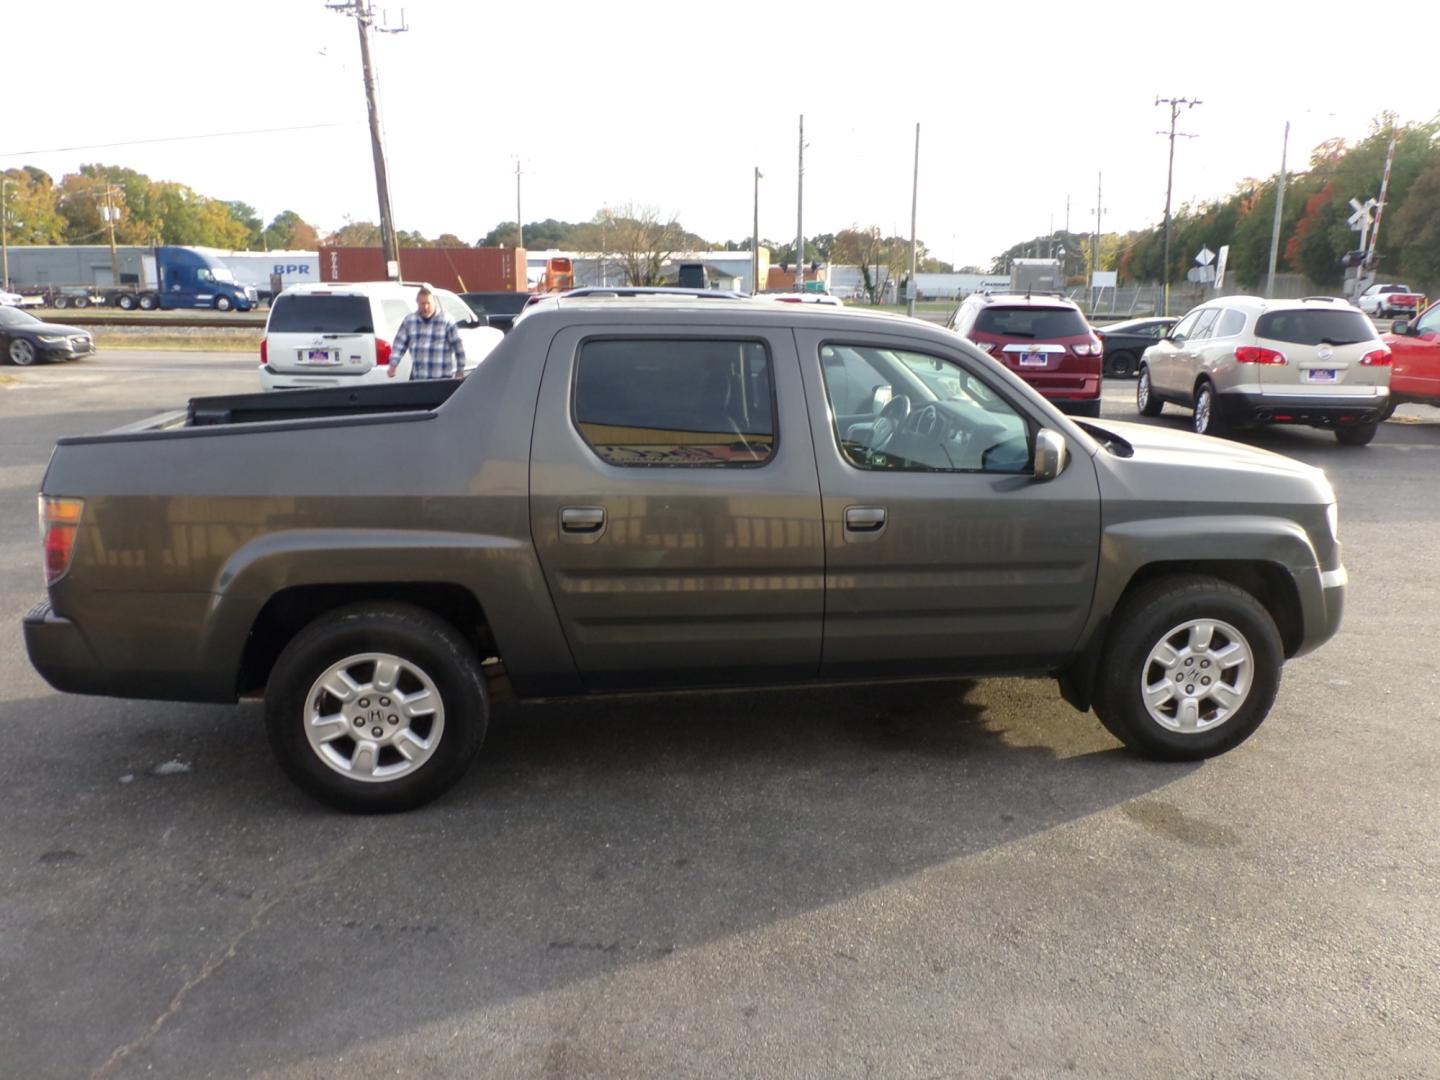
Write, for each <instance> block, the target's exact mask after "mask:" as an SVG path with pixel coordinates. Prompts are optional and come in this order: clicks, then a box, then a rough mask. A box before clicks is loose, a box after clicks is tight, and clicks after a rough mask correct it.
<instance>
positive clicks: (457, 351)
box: [388, 285, 465, 380]
mask: <svg viewBox="0 0 1440 1080" xmlns="http://www.w3.org/2000/svg"><path fill="white" fill-rule="evenodd" d="M415 302H416V305H417V306H418V307H419V310H418V311H412V312H411V313H410V314H409V315H406V316H405V318H404V320H403V321H402V322H401V323H400V329H399V330H397V331H396V332H395V345H394V347H393V348H392V349H391V350H390V369H389V372H388V377H389V378H391V379H393V378H394V377H395V372H396V370H397V369H398V368H399V367H400V359H401V357H403V356H404V355H405V353H406V352H407V351H408V352H409V353H410V355H411V356H412V357H413V359H412V361H411V364H410V378H411V379H412V380H413V379H454V378H457V377H459V378H464V376H465V346H464V345H463V344H461V342H460V330H459V328H458V327H457V326H456V325H455V321H454V320H453V319H451V318H450V317H449V316H448V315H446V314H445V312H443V311H441V310H440V304H439V302H438V301H437V300H436V299H435V294H434V293H433V292H431V291H430V287H429V286H428V285H422V286H420V292H419V295H418V296H416V298H415Z"/></svg>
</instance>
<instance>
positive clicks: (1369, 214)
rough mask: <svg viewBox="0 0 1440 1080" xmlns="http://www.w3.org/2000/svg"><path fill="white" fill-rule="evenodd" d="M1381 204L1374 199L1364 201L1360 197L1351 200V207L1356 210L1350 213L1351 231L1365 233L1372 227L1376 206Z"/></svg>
mask: <svg viewBox="0 0 1440 1080" xmlns="http://www.w3.org/2000/svg"><path fill="white" fill-rule="evenodd" d="M1379 205H1380V204H1379V203H1378V202H1376V201H1375V200H1374V199H1366V200H1365V201H1364V202H1363V203H1362V202H1361V201H1360V200H1359V199H1351V200H1350V209H1351V210H1354V211H1355V212H1354V213H1353V214H1351V215H1350V218H1349V221H1350V231H1351V232H1358V233H1363V232H1365V231H1366V230H1368V229H1369V228H1370V222H1371V221H1372V220H1373V219H1374V217H1375V208H1376V207H1377V206H1379Z"/></svg>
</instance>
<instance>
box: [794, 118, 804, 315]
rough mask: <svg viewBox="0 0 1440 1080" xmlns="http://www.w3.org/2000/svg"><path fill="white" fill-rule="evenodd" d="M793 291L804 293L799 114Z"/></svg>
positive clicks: (802, 179) (801, 134) (802, 124)
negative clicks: (798, 165)
mask: <svg viewBox="0 0 1440 1080" xmlns="http://www.w3.org/2000/svg"><path fill="white" fill-rule="evenodd" d="M795 291H796V292H804V291H805V114H804V113H801V114H800V171H799V173H798V178H797V183H796V189H795Z"/></svg>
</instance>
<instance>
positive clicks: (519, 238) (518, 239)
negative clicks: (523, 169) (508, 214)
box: [515, 158, 525, 249]
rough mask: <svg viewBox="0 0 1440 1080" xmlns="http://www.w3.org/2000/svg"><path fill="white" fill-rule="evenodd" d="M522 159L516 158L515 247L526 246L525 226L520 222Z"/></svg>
mask: <svg viewBox="0 0 1440 1080" xmlns="http://www.w3.org/2000/svg"><path fill="white" fill-rule="evenodd" d="M522 220H523V219H522V218H521V217H520V159H519V158H516V159H515V247H516V248H517V249H519V248H523V247H524V246H525V226H524V225H522V224H520V222H521V221H522Z"/></svg>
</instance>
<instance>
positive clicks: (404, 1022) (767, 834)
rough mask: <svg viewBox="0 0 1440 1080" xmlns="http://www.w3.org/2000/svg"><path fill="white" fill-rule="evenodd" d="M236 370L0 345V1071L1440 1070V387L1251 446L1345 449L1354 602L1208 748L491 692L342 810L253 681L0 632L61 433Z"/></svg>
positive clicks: (891, 692) (890, 700) (1327, 456)
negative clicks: (1269, 700) (444, 749)
mask: <svg viewBox="0 0 1440 1080" xmlns="http://www.w3.org/2000/svg"><path fill="white" fill-rule="evenodd" d="M256 387H257V381H256V374H255V366H254V358H253V357H249V356H245V355H237V354H202V353H165V354H150V353H139V352H131V353H119V352H115V353H110V354H106V355H102V356H101V357H100V358H98V359H96V360H93V361H87V362H83V363H77V364H69V365H63V366H48V367H37V368H31V369H25V370H18V369H13V368H6V369H0V614H3V616H4V617H3V619H0V678H3V681H0V730H3V731H4V733H5V735H6V737H7V747H8V750H9V753H7V754H6V755H4V757H3V759H0V782H3V790H5V791H6V792H7V793H8V796H9V797H8V800H7V811H8V814H7V818H8V828H7V829H6V830H5V831H4V833H3V835H0V1010H3V1014H4V1015H5V1016H6V1018H7V1022H6V1024H4V1025H0V1060H4V1061H6V1062H7V1070H8V1069H13V1070H14V1075H17V1076H75V1075H90V1074H98V1075H103V1076H138V1075H142V1074H147V1075H161V1076H204V1075H216V1076H230V1075H239V1074H243V1073H247V1072H255V1073H263V1074H266V1075H275V1076H310V1075H317V1074H319V1075H328V1074H331V1073H338V1072H342V1071H343V1072H344V1073H345V1074H346V1075H350V1076H370V1075H381V1074H384V1075H394V1074H395V1073H396V1072H397V1071H398V1072H400V1073H402V1074H407V1075H435V1076H441V1075H454V1074H457V1073H466V1074H473V1075H522V1076H525V1075H535V1076H542V1075H556V1076H570V1075H608V1076H635V1075H717V1074H723V1075H785V1076H826V1077H829V1076H864V1075H878V1076H896V1075H914V1076H935V1075H979V1076H990V1075H1000V1074H1005V1073H1008V1074H1011V1075H1023V1076H1032V1075H1033V1076H1049V1075H1059V1074H1067V1075H1078V1076H1102V1075H1103V1076H1117V1075H1118V1076H1147V1077H1149V1076H1157V1075H1176V1074H1203V1075H1210V1074H1214V1075H1247V1076H1275V1077H1281V1076H1285V1077H1288V1076H1297V1075H1364V1076H1397V1077H1409V1076H1414V1077H1421V1076H1433V1075H1436V1069H1437V1066H1436V1062H1437V1061H1440V1005H1437V1002H1440V890H1437V887H1436V886H1437V883H1440V813H1437V810H1440V780H1437V776H1440V679H1437V674H1436V668H1435V664H1434V661H1433V656H1432V652H1433V645H1432V643H1433V642H1434V641H1436V640H1437V639H1440V612H1437V610H1436V605H1435V604H1434V603H1433V602H1432V597H1433V595H1434V590H1433V587H1431V586H1429V585H1428V582H1427V579H1428V576H1429V575H1428V572H1427V568H1428V567H1429V566H1430V565H1431V564H1432V563H1433V562H1435V561H1436V558H1435V557H1436V556H1437V555H1440V541H1437V529H1436V526H1437V524H1440V508H1437V506H1436V500H1435V499H1434V498H1433V492H1434V477H1435V474H1436V471H1437V464H1440V413H1437V412H1435V411H1434V410H1424V409H1419V408H1406V409H1404V410H1402V412H1401V414H1400V416H1399V417H1398V418H1397V419H1395V420H1392V421H1390V422H1387V423H1386V424H1384V425H1382V428H1381V431H1380V434H1379V435H1378V436H1377V438H1376V439H1375V442H1374V443H1373V444H1372V445H1370V446H1369V447H1365V448H1348V447H1342V446H1339V445H1338V444H1337V443H1336V442H1335V440H1334V439H1333V438H1332V437H1331V436H1329V435H1328V434H1326V433H1323V432H1317V431H1310V430H1307V429H1289V428H1287V429H1278V430H1269V431H1264V432H1260V433H1256V434H1253V435H1247V436H1244V438H1245V440H1246V441H1248V442H1251V443H1252V444H1254V445H1259V446H1263V447H1266V448H1268V449H1273V450H1277V451H1279V452H1282V453H1287V454H1292V455H1294V456H1296V457H1299V458H1301V459H1303V460H1305V461H1308V462H1310V463H1312V464H1315V465H1319V466H1321V467H1323V468H1324V469H1325V470H1326V471H1327V473H1328V474H1329V475H1330V477H1331V479H1332V481H1333V482H1334V484H1335V487H1336V490H1337V492H1338V494H1339V498H1340V514H1341V521H1340V535H1341V538H1342V540H1343V541H1344V542H1345V544H1346V564H1347V567H1348V569H1349V571H1350V574H1351V579H1352V585H1351V590H1350V593H1349V596H1348V603H1349V610H1348V612H1347V615H1346V620H1345V623H1344V625H1343V626H1342V629H1341V632H1340V634H1339V635H1338V636H1337V638H1336V639H1335V640H1334V641H1332V642H1331V643H1329V644H1328V645H1326V646H1325V647H1323V648H1322V649H1321V650H1320V651H1318V652H1317V653H1315V654H1312V655H1310V656H1307V657H1304V658H1302V659H1300V660H1298V661H1295V662H1293V663H1292V664H1289V665H1287V667H1286V670H1285V676H1284V683H1283V685H1282V689H1281V693H1280V698H1279V700H1278V701H1277V704H1276V706H1275V709H1274V711H1273V713H1272V715H1271V716H1270V718H1269V720H1267V722H1266V724H1265V725H1264V727H1263V728H1262V729H1261V730H1260V732H1259V733H1258V734H1257V736H1256V737H1255V738H1254V739H1252V740H1251V741H1250V742H1249V743H1247V744H1245V745H1244V746H1242V747H1241V748H1240V749H1238V750H1236V751H1234V752H1232V753H1230V754H1228V755H1226V756H1224V757H1222V758H1219V759H1216V760H1214V761H1211V762H1208V763H1206V764H1204V765H1200V766H1173V765H1158V764H1154V763H1150V762H1145V761H1141V760H1139V759H1138V758H1134V757H1132V756H1130V755H1128V754H1126V753H1124V752H1123V751H1121V750H1120V749H1119V748H1118V747H1117V745H1116V744H1115V742H1114V740H1113V739H1111V738H1110V737H1109V736H1108V735H1107V734H1106V733H1105V732H1104V731H1103V730H1102V729H1101V728H1100V727H1099V724H1098V723H1097V722H1096V721H1095V720H1094V718H1093V717H1091V716H1083V717H1082V716H1080V715H1078V714H1075V713H1074V712H1073V711H1072V710H1070V709H1069V708H1068V707H1067V706H1065V705H1063V704H1062V703H1061V702H1060V701H1059V699H1058V697H1057V695H1056V694H1055V693H1054V690H1053V688H1052V686H1051V685H1050V684H1048V683H1042V682H1031V681H1023V680H995V681H990V682H982V683H974V684H961V685H931V686H919V687H905V688H896V687H884V688H880V687H876V688H863V689H858V690H856V689H850V690H833V689H832V690H823V691H785V692H770V693H748V694H726V695H709V696H698V695H692V696H679V697H670V698H644V699H639V698H626V699H612V700H609V701H603V702H598V703H590V704H583V705H582V704H551V705H534V706H524V707H520V706H515V705H508V706H502V707H501V708H500V709H499V710H498V711H497V715H496V717H495V722H494V725H493V727H492V731H491V735H490V739H489V742H488V743H487V747H486V749H485V751H484V752H483V753H482V756H481V759H480V761H479V763H478V764H477V766H476V768H475V769H474V770H472V772H471V773H470V774H469V775H468V776H467V778H466V779H465V780H464V781H462V783H461V785H460V786H459V787H458V788H457V789H456V791H454V792H453V793H452V794H451V795H450V796H448V797H446V798H445V799H443V800H441V801H440V802H439V803H437V804H435V805H433V806H431V807H429V808H427V809H425V810H422V811H419V812H415V813H412V814H408V815H402V816H398V817H393V818H370V819H362V818H350V817H344V816H340V815H336V814H334V813H331V812H328V811H326V810H324V809H322V808H320V807H318V806H316V805H314V804H312V803H310V802H309V801H307V800H306V799H305V798H304V797H303V796H301V795H299V794H298V793H297V792H296V791H295V790H294V789H293V788H292V787H291V786H290V784H289V783H288V782H287V781H286V780H284V779H283V777H282V776H281V775H280V774H279V772H278V770H277V769H276V768H275V766H274V765H273V763H272V761H271V757H270V753H269V749H268V747H267V745H266V743H265V739H264V733H263V729H262V725H261V723H260V710H259V708H258V707H257V706H255V705H246V706H242V707H240V708H238V709H237V708H218V707H205V706H195V705H176V704H165V703H146V702H133V701H114V700H106V699H92V698H79V697H65V696H61V695H57V694H55V693H53V692H52V691H50V690H49V688H48V687H46V686H45V685H44V684H43V682H41V680H40V679H39V677H38V676H37V675H35V674H34V672H33V671H32V670H31V669H30V667H29V664H28V663H27V662H26V660H25V657H24V653H23V648H22V646H21V643H20V634H19V618H20V616H21V614H22V613H23V612H24V611H25V610H26V609H27V608H28V607H29V606H30V605H31V604H32V603H34V602H35V601H36V600H37V599H39V597H40V595H41V588H40V584H39V582H40V580H41V575H40V569H39V551H38V544H37V542H36V530H35V519H34V491H35V489H36V488H37V486H38V484H39V481H40V477H41V475H42V472H43V468H44V462H45V460H46V456H47V455H48V452H49V448H50V446H51V444H52V443H53V441H54V439H55V438H57V437H59V436H61V435H66V434H81V433H86V432H93V431H99V430H104V429H106V428H110V427H114V426H117V425H119V424H121V423H126V422H129V421H131V420H135V419H139V418H141V417H143V416H145V415H147V414H149V413H152V412H156V411H160V410H161V409H165V408H171V407H175V406H178V405H181V404H183V402H184V400H185V398H187V397H188V396H191V395H194V394H200V393H234V392H243V391H247V390H251V389H255V388H256ZM1133 393H1134V383H1133V381H1114V380H1112V381H1111V382H1109V383H1107V384H1106V387H1105V395H1104V399H1103V415H1104V416H1106V417H1113V418H1120V419H1135V415H1134V405H1133ZM1151 422H1155V423H1161V424H1167V425H1171V426H1176V427H1188V424H1189V416H1188V413H1181V412H1179V411H1172V410H1167V412H1166V414H1165V415H1164V416H1162V417H1161V418H1160V419H1159V420H1157V421H1151ZM356 467H357V468H383V467H387V466H386V463H381V462H376V461H374V460H371V459H369V458H367V457H366V455H365V454H364V451H363V447H361V448H357V450H356Z"/></svg>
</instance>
